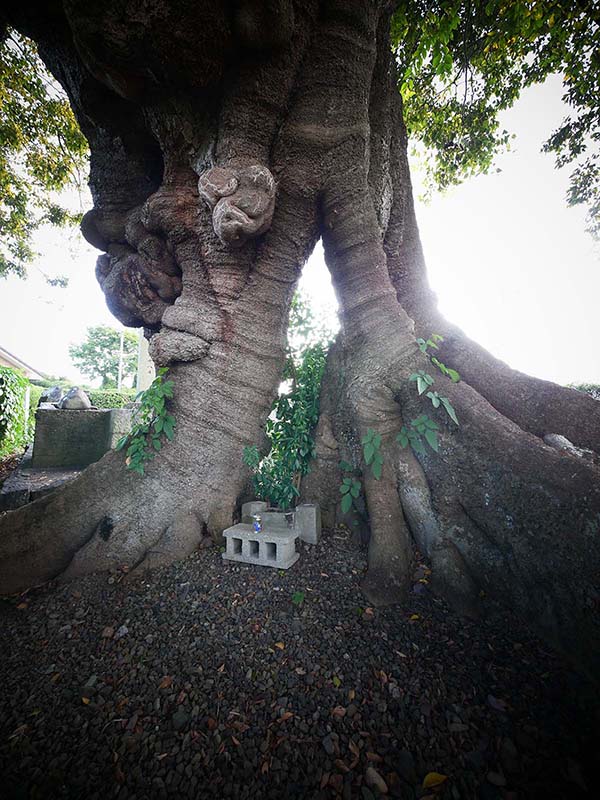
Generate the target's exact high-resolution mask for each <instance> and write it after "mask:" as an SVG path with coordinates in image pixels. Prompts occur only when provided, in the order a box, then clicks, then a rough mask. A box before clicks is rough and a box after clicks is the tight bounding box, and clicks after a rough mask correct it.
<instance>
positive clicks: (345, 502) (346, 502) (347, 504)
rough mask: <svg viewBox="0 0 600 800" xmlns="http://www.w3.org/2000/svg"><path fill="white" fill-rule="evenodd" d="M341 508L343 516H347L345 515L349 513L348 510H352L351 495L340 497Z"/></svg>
mask: <svg viewBox="0 0 600 800" xmlns="http://www.w3.org/2000/svg"><path fill="white" fill-rule="evenodd" d="M341 506H342V512H343V513H344V514H347V513H348V511H350V509H351V508H352V496H351V495H349V494H345V495H344V496H343V497H342V503H341Z"/></svg>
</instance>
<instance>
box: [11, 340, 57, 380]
mask: <svg viewBox="0 0 600 800" xmlns="http://www.w3.org/2000/svg"><path fill="white" fill-rule="evenodd" d="M0 365H2V366H5V367H13V368H14V369H20V370H21V372H24V373H25V375H26V376H27V377H28V378H34V379H37V380H43V379H44V378H46V377H47V376H46V375H44V373H43V372H38V370H37V369H34V368H33V367H30V366H29V364H27V363H25V361H22V360H21V359H20V358H19V357H18V356H14V355H13V354H12V353H9V351H8V350H6V349H5V348H4V347H2V346H1V345H0Z"/></svg>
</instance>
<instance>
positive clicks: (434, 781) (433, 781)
mask: <svg viewBox="0 0 600 800" xmlns="http://www.w3.org/2000/svg"><path fill="white" fill-rule="evenodd" d="M447 780H448V776H447V775H442V773H441V772H428V773H427V775H425V777H424V778H423V789H434V788H435V787H436V786H441V785H442V784H443V783H445V782H446V781H447Z"/></svg>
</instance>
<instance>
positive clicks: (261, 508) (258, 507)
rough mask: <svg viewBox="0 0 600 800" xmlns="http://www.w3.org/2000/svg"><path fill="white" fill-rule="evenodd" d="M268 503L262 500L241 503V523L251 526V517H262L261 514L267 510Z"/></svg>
mask: <svg viewBox="0 0 600 800" xmlns="http://www.w3.org/2000/svg"><path fill="white" fill-rule="evenodd" d="M268 507H269V506H268V503H265V502H263V501H262V500H252V501H251V502H250V503H243V504H242V522H246V523H247V524H248V525H252V515H253V514H260V516H261V517H262V515H263V513H264V512H265V511H266V510H267V508H268Z"/></svg>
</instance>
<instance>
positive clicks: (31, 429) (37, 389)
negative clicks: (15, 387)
mask: <svg viewBox="0 0 600 800" xmlns="http://www.w3.org/2000/svg"><path fill="white" fill-rule="evenodd" d="M46 388H47V387H43V386H35V385H34V384H32V383H31V382H30V384H29V417H28V419H27V441H29V442H32V441H33V434H34V433H35V412H36V411H37V407H38V403H39V402H40V397H41V396H42V395H43V394H44V392H45V391H46Z"/></svg>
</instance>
